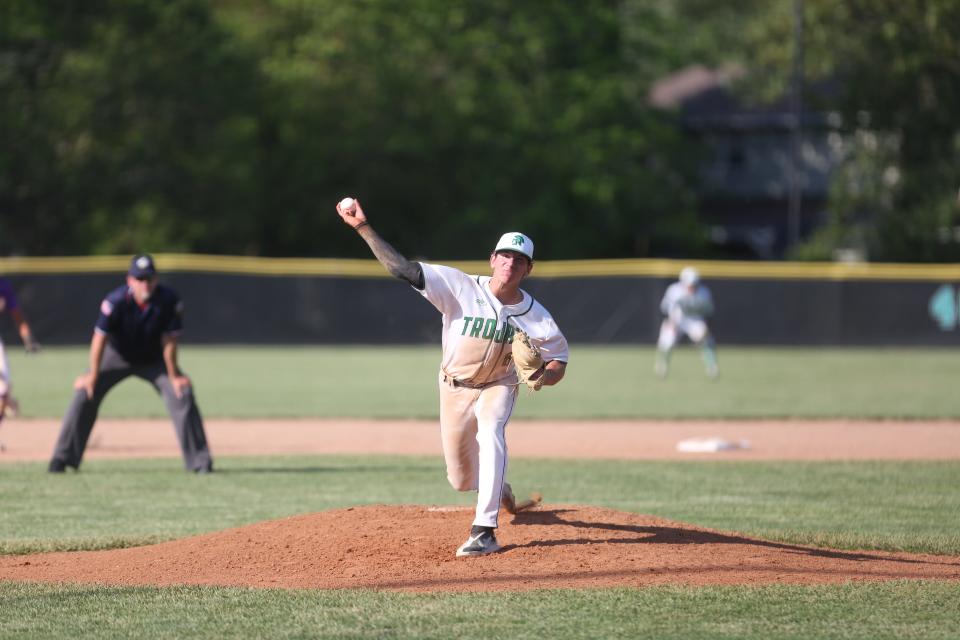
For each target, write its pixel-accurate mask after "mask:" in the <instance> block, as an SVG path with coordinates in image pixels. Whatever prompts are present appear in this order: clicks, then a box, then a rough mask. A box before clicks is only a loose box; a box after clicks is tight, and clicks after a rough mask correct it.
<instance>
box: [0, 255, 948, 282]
mask: <svg viewBox="0 0 960 640" xmlns="http://www.w3.org/2000/svg"><path fill="white" fill-rule="evenodd" d="M154 257H155V259H156V262H157V268H158V269H159V270H160V271H161V272H191V273H224V274H238V275H261V276H329V277H348V278H381V277H382V278H387V277H390V276H389V275H388V274H387V273H386V271H385V270H384V269H383V267H382V266H381V265H380V264H379V263H378V262H377V261H376V260H373V259H363V260H352V259H341V258H257V257H246V256H212V255H198V254H180V253H158V254H155V256H154ZM129 261H130V257H129V256H74V257H42V258H41V257H19V258H0V274H46V273H49V274H75V273H120V274H122V273H124V272H125V271H126V269H127V266H128V265H129ZM441 262H443V263H444V264H450V265H452V266H455V267H457V268H459V269H462V270H463V271H466V272H467V273H478V274H486V273H488V272H489V270H490V267H489V264H488V263H487V262H486V261H485V260H475V261H469V262H466V261H454V262H447V261H441ZM687 265H692V266H694V267H696V268H697V269H699V270H700V273H701V274H702V275H703V277H704V278H731V279H747V280H752V279H763V280H921V281H960V265H953V264H895V263H833V262H746V261H720V260H691V261H684V260H660V259H639V258H633V259H619V260H616V259H615V260H550V261H543V262H537V263H536V265H535V267H534V271H533V275H534V277H541V278H582V277H604V276H607V277H609V276H639V277H664V278H673V277H676V276H677V274H678V273H679V272H680V269H681V268H683V267H684V266H687Z"/></svg>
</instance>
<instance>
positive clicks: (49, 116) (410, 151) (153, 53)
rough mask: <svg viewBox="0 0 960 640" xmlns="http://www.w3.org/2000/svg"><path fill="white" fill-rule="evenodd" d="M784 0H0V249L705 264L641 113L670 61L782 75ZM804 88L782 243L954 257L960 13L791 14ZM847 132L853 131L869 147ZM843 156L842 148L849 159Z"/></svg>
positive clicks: (812, 0)
mask: <svg viewBox="0 0 960 640" xmlns="http://www.w3.org/2000/svg"><path fill="white" fill-rule="evenodd" d="M792 6H793V2H792V0H775V1H773V2H769V1H759V0H741V1H739V2H736V1H734V0H620V1H613V0H580V1H578V2H564V1H562V0H537V1H533V0H531V1H529V2H517V1H516V0H354V1H352V2H342V1H338V0H302V1H299V2H294V1H291V0H251V1H243V0H169V1H168V2H156V1H154V0H60V1H55V0H8V1H7V2H4V3H2V5H0V254H4V255H6V254H11V253H16V254H26V255H73V254H88V253H129V252H133V251H141V250H150V251H185V252H202V253H224V254H249V255H264V256H287V255H298V256H356V255H366V253H365V249H364V247H363V246H362V243H359V242H357V241H356V239H355V238H352V237H350V236H349V234H346V233H345V229H344V228H343V227H342V224H341V223H340V221H339V219H338V218H337V216H336V215H335V213H334V211H333V206H334V204H335V203H336V202H337V201H338V200H339V199H340V198H341V197H342V196H344V195H354V196H357V197H358V198H360V200H361V202H362V203H363V205H364V207H365V208H366V209H367V210H368V211H369V213H370V215H371V218H372V219H373V221H374V222H375V224H376V226H377V227H378V229H380V230H381V232H382V233H383V234H384V236H385V237H387V238H388V239H390V240H391V241H392V242H393V243H394V244H396V245H397V247H398V248H400V249H401V250H402V251H404V252H405V253H408V254H409V255H411V256H414V255H422V256H427V257H430V258H432V259H454V258H470V257H477V256H482V255H484V254H485V253H486V252H488V251H489V244H490V242H491V241H492V240H491V239H495V238H496V237H497V236H498V235H499V233H501V232H502V231H503V230H504V229H506V228H511V229H521V230H524V231H525V232H526V233H528V234H530V235H531V236H532V237H534V238H535V239H536V240H537V241H538V244H540V245H541V246H542V247H544V254H543V257H544V258H553V259H559V258H584V257H594V258H596V257H628V256H669V255H685V256H696V255H709V245H708V243H707V234H706V231H705V227H704V224H703V222H702V220H701V218H700V216H699V215H698V207H697V172H696V168H697V162H698V159H699V158H700V154H702V153H703V150H702V149H700V148H698V147H697V146H696V144H695V143H694V142H692V141H691V140H689V139H688V138H687V137H686V136H684V134H683V131H682V130H681V127H680V124H679V122H678V120H677V117H676V114H673V113H667V112H662V111H658V110H656V109H654V108H652V107H651V106H650V105H649V103H648V102H647V100H646V95H647V92H648V90H649V88H650V86H651V84H652V83H653V82H654V81H655V80H657V79H658V78H660V77H662V76H663V75H664V74H666V73H669V72H671V71H674V70H676V69H678V68H680V67H682V66H684V65H686V64H690V63H694V62H699V63H704V64H708V65H719V64H723V63H730V62H735V63H740V64H743V65H745V66H747V67H748V68H750V69H751V70H752V71H753V72H754V73H751V74H750V77H751V78H753V79H754V80H753V82H752V83H750V84H748V86H746V87H745V89H744V90H745V91H748V92H754V93H756V94H757V95H762V94H763V92H765V91H766V92H776V91H782V90H784V88H785V87H786V86H787V83H788V81H789V69H790V65H789V62H788V60H789V56H790V55H791V51H792V49H791V43H790V39H789V37H787V35H788V34H789V33H790V28H791V8H792ZM804 12H805V27H806V31H805V33H806V34H807V38H808V42H807V47H806V50H807V52H808V55H809V60H808V70H809V74H810V79H811V80H812V79H814V78H816V77H822V76H836V77H840V78H842V79H843V83H842V84H843V87H844V90H843V91H842V93H841V95H839V96H837V97H836V103H835V104H830V105H821V106H822V107H823V108H830V109H836V110H839V111H842V112H843V113H844V115H845V117H844V123H845V124H844V126H845V128H846V129H847V131H846V133H847V134H848V136H849V139H850V140H851V141H852V142H851V146H852V147H853V148H852V149H851V152H850V153H849V161H848V162H847V163H845V165H844V167H842V169H841V171H839V172H838V178H837V180H836V181H835V184H834V187H833V192H832V194H831V207H830V209H831V219H830V224H828V225H827V226H826V227H825V228H824V229H822V230H821V231H820V232H818V234H817V235H816V236H815V237H813V238H811V239H810V241H809V242H808V243H807V244H806V245H805V246H804V247H801V248H800V251H799V253H798V255H800V256H802V257H813V258H817V257H823V256H825V255H828V253H829V251H830V250H831V249H832V248H833V247H836V246H847V245H850V244H856V243H861V244H863V245H864V246H866V247H867V248H868V249H869V254H870V255H871V257H873V258H877V259H902V260H943V259H951V258H952V257H953V256H955V255H956V253H957V251H956V247H957V246H958V245H957V243H956V241H954V240H953V239H952V236H951V237H950V238H947V239H946V240H945V238H944V229H950V230H952V229H953V228H954V226H955V225H956V224H957V222H956V218H957V213H958V209H957V200H956V198H957V193H956V189H957V187H958V186H960V173H958V172H960V169H958V167H960V163H958V162H957V160H958V156H960V135H958V131H957V119H958V115H957V114H958V113H960V104H958V101H960V83H958V82H957V80H958V64H960V62H958V61H960V51H958V46H960V45H958V43H960V9H958V3H956V2H953V1H952V0H925V1H924V2H920V1H917V2H902V0H901V1H899V2H897V1H894V0H851V1H849V2H844V3H835V2H830V1H828V0H806V2H805V5H804ZM867 134H869V135H867ZM854 143H856V144H854Z"/></svg>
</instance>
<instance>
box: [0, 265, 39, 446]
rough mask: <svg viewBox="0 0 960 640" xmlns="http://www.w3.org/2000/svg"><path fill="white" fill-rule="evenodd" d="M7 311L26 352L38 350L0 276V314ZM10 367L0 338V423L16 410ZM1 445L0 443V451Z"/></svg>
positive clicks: (11, 294)
mask: <svg viewBox="0 0 960 640" xmlns="http://www.w3.org/2000/svg"><path fill="white" fill-rule="evenodd" d="M4 313H9V314H10V318H11V319H12V320H13V322H14V324H15V325H16V326H17V333H19V334H20V340H22V341H23V346H24V348H25V349H26V350H27V353H35V352H37V351H39V350H40V344H39V343H38V342H37V341H36V340H34V339H33V332H32V331H31V330H30V325H29V324H28V323H27V319H26V318H25V317H24V315H23V312H22V311H21V310H20V306H19V305H18V304H17V296H16V294H15V293H14V291H13V286H12V285H11V284H10V282H9V281H8V280H7V279H6V278H0V315H2V314H4ZM10 388H11V383H10V368H9V366H8V365H7V352H6V350H5V349H4V347H3V340H2V339H0V424H2V423H3V419H4V418H5V417H6V416H7V415H12V414H15V413H16V411H17V401H16V400H15V399H14V397H13V396H12V395H11V394H10ZM2 450H3V445H2V444H0V451H2Z"/></svg>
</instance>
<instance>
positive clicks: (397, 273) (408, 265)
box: [358, 226, 426, 290]
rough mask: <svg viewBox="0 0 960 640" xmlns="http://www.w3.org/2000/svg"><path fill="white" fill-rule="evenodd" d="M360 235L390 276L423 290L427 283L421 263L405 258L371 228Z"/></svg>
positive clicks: (364, 228)
mask: <svg viewBox="0 0 960 640" xmlns="http://www.w3.org/2000/svg"><path fill="white" fill-rule="evenodd" d="M358 233H359V234H360V235H361V236H362V237H363V239H364V240H366V241H367V244H368V245H370V250H371V251H373V255H374V256H375V257H376V259H377V260H379V261H380V264H382V265H383V266H384V267H385V268H386V269H387V271H389V272H390V275H392V276H394V277H395V278H399V279H400V280H406V281H407V282H409V283H410V284H411V285H413V286H414V287H416V288H417V289H420V290H423V287H424V286H426V283H425V282H424V281H423V268H422V267H421V266H420V263H419V262H413V261H412V260H407V259H406V258H404V257H403V256H402V255H400V252H399V251H397V250H396V249H394V248H393V247H392V246H390V244H389V243H387V241H386V240H384V239H383V238H381V237H380V235H379V234H378V233H377V232H376V231H374V230H373V229H372V228H371V227H370V226H365V227H363V228H361V229H360V230H359V231H358Z"/></svg>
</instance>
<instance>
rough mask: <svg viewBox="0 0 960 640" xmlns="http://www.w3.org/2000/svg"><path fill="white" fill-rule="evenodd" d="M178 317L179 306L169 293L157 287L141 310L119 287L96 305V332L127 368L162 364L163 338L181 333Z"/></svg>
mask: <svg viewBox="0 0 960 640" xmlns="http://www.w3.org/2000/svg"><path fill="white" fill-rule="evenodd" d="M182 316H183V303H182V302H180V296H179V295H177V292H176V291H174V290H173V289H170V288H168V287H165V286H163V285H162V284H158V285H157V287H156V289H154V290H153V293H152V294H151V295H150V298H149V299H148V300H147V302H146V304H144V305H143V307H141V306H140V305H138V304H137V301H136V299H134V297H133V292H132V291H130V289H129V287H127V285H123V286H121V287H117V288H116V289H114V290H113V291H111V292H110V293H108V294H107V297H106V298H104V299H103V302H102V303H100V316H99V317H98V318H97V325H96V331H97V333H101V334H105V335H106V336H107V341H108V342H109V343H110V346H111V347H113V349H114V350H115V351H116V352H117V353H119V354H120V355H121V356H122V357H123V359H124V360H126V361H127V362H129V363H130V364H150V363H154V362H157V361H158V360H163V340H162V339H163V336H165V335H173V336H177V335H180V332H181V331H183V317H182Z"/></svg>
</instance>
